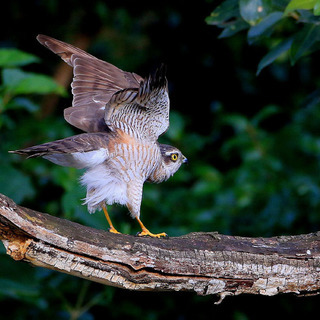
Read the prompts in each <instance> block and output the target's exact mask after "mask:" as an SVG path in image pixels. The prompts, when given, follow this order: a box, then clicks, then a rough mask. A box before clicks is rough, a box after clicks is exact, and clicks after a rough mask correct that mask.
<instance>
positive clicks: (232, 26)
mask: <svg viewBox="0 0 320 320" xmlns="http://www.w3.org/2000/svg"><path fill="white" fill-rule="evenodd" d="M249 27H250V25H249V24H248V23H247V22H245V21H243V20H242V19H238V20H236V21H234V22H232V23H228V25H227V26H226V27H225V28H224V30H223V31H222V32H221V33H220V35H219V38H220V39H221V38H227V37H231V36H233V35H234V34H236V33H238V32H240V31H242V30H245V29H248V28H249Z"/></svg>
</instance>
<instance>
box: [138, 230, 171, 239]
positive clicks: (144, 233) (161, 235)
mask: <svg viewBox="0 0 320 320" xmlns="http://www.w3.org/2000/svg"><path fill="white" fill-rule="evenodd" d="M137 236H138V237H146V236H147V237H152V238H169V237H168V235H167V234H166V233H165V232H162V233H156V234H154V233H151V232H150V231H149V230H148V229H144V230H142V231H141V232H138V233H137Z"/></svg>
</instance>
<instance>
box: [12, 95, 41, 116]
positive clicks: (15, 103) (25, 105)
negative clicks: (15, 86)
mask: <svg viewBox="0 0 320 320" xmlns="http://www.w3.org/2000/svg"><path fill="white" fill-rule="evenodd" d="M8 109H25V110H27V111H29V112H35V111H37V110H39V105H37V104H35V103H34V102H33V101H31V100H30V99H28V98H24V97H16V98H14V99H12V100H11V101H10V106H9V107H8Z"/></svg>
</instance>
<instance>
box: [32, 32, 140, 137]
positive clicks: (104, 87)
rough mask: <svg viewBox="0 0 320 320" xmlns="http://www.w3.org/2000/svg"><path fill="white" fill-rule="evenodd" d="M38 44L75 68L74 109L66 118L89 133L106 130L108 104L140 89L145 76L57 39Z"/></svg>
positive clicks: (43, 39) (40, 36) (66, 114)
mask: <svg viewBox="0 0 320 320" xmlns="http://www.w3.org/2000/svg"><path fill="white" fill-rule="evenodd" d="M37 39H38V41H39V42H40V43H41V44H42V45H44V46H45V47H47V48H48V49H49V50H51V51H52V52H54V53H56V54H57V55H59V56H60V57H61V59H62V60H64V61H65V62H66V63H67V64H68V65H70V66H71V67H73V82H72V84H71V87H72V93H73V102H72V107H70V108H67V109H65V112H64V116H65V119H66V120H67V121H68V122H69V123H70V124H72V125H73V126H75V127H77V128H79V129H81V130H83V131H86V132H99V131H105V129H106V126H105V122H104V121H103V118H104V107H105V104H106V103H107V102H108V101H109V100H110V98H111V97H112V95H113V94H114V93H115V92H117V91H119V90H123V89H125V88H138V87H139V83H140V81H141V80H142V77H140V76H139V75H137V74H135V73H131V72H126V71H123V70H121V69H119V68H117V67H116V66H114V65H112V64H111V63H108V62H105V61H102V60H100V59H97V58H96V57H94V56H92V55H90V54H89V53H87V52H85V51H83V50H81V49H79V48H77V47H75V46H72V45H70V44H68V43H65V42H62V41H59V40H56V39H54V38H51V37H48V36H45V35H38V37H37Z"/></svg>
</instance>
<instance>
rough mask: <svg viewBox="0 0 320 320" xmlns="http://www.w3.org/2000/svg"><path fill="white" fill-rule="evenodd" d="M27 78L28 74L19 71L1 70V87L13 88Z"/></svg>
mask: <svg viewBox="0 0 320 320" xmlns="http://www.w3.org/2000/svg"><path fill="white" fill-rule="evenodd" d="M27 77H28V74H27V73H26V72H24V71H22V70H21V69H14V68H13V69H3V70H2V81H3V85H4V86H6V87H8V88H14V87H15V86H17V85H18V84H19V82H20V81H21V80H23V79H25V78H27Z"/></svg>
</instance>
